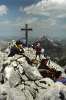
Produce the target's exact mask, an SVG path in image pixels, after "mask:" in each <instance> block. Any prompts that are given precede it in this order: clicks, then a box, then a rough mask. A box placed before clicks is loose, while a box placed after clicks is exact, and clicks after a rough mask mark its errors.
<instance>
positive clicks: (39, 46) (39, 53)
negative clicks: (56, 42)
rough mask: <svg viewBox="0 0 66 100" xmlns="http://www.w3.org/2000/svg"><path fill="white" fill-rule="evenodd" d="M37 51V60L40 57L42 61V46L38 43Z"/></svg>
mask: <svg viewBox="0 0 66 100" xmlns="http://www.w3.org/2000/svg"><path fill="white" fill-rule="evenodd" d="M35 50H36V58H37V56H39V59H40V55H41V45H40V43H38V44H37V45H36V47H35Z"/></svg>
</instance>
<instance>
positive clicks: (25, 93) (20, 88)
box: [0, 41, 66, 100]
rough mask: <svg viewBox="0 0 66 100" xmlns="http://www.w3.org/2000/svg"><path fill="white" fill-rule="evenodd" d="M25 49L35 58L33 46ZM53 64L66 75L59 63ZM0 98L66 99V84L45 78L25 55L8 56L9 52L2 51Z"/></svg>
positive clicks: (11, 99) (27, 53) (7, 99)
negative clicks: (29, 62)
mask: <svg viewBox="0 0 66 100" xmlns="http://www.w3.org/2000/svg"><path fill="white" fill-rule="evenodd" d="M12 42H13V41H12ZM12 45H13V43H11V46H12ZM24 51H25V55H26V56H27V57H28V58H29V59H30V60H32V59H34V58H35V50H33V49H32V48H29V49H28V48H24ZM39 64H40V62H39ZM51 66H53V68H55V69H57V70H61V71H62V72H63V74H62V76H65V77H66V75H65V73H64V71H63V68H61V67H60V66H59V65H57V64H55V63H54V62H52V61H51V64H50V68H51ZM2 75H3V77H2ZM2 78H4V83H2ZM0 100H66V85H64V84H63V83H61V82H54V81H53V80H52V79H50V78H48V77H47V78H43V77H42V76H41V74H40V72H39V71H38V69H37V66H35V65H34V66H33V65H30V64H28V62H27V60H26V57H24V56H23V55H15V56H13V57H8V54H7V52H5V53H4V52H2V51H0Z"/></svg>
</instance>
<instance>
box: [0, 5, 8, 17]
mask: <svg viewBox="0 0 66 100" xmlns="http://www.w3.org/2000/svg"><path fill="white" fill-rule="evenodd" d="M7 12H8V8H7V6H6V5H0V15H1V16H2V15H6V14H7Z"/></svg>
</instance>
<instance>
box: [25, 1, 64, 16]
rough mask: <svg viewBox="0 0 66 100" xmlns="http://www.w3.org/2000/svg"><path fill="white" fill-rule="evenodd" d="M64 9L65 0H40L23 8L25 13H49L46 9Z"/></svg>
mask: <svg viewBox="0 0 66 100" xmlns="http://www.w3.org/2000/svg"><path fill="white" fill-rule="evenodd" d="M52 9H54V10H60V9H66V0H41V1H39V2H38V3H37V4H33V5H30V6H28V7H25V8H24V11H25V12H26V13H27V14H42V15H43V14H44V13H45V12H47V13H49V11H48V10H52Z"/></svg>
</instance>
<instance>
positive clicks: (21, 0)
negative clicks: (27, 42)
mask: <svg viewBox="0 0 66 100" xmlns="http://www.w3.org/2000/svg"><path fill="white" fill-rule="evenodd" d="M26 23H28V24H29V27H32V28H33V31H32V32H30V33H29V36H30V37H37V36H39V37H41V36H42V35H47V36H49V37H53V38H54V37H55V38H61V39H63V38H66V0H0V37H15V36H17V37H21V36H24V32H21V31H20V28H22V27H24V25H25V24H26Z"/></svg>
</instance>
